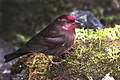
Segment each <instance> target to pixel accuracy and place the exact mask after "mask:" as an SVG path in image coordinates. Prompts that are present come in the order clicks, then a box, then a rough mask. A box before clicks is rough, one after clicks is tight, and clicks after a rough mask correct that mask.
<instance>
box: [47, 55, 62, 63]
mask: <svg viewBox="0 0 120 80" xmlns="http://www.w3.org/2000/svg"><path fill="white" fill-rule="evenodd" d="M48 59H49V60H50V62H51V64H54V65H59V64H60V63H62V62H64V60H61V61H53V60H52V59H51V58H50V56H49V57H48Z"/></svg>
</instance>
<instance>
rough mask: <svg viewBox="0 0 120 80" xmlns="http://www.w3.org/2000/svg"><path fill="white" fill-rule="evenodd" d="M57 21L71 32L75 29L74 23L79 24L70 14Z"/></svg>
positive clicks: (60, 17)
mask: <svg viewBox="0 0 120 80" xmlns="http://www.w3.org/2000/svg"><path fill="white" fill-rule="evenodd" d="M56 21H57V22H59V23H60V24H63V26H62V28H63V29H65V30H71V29H73V28H75V25H74V23H78V21H76V18H75V17H74V16H72V15H69V14H68V15H61V16H59V17H58V18H57V19H56Z"/></svg>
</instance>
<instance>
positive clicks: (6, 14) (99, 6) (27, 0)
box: [0, 0, 120, 42]
mask: <svg viewBox="0 0 120 80" xmlns="http://www.w3.org/2000/svg"><path fill="white" fill-rule="evenodd" d="M73 10H89V11H91V12H92V13H93V14H94V15H95V16H96V17H97V18H99V19H101V18H102V19H105V20H107V22H109V19H111V16H112V19H113V18H116V17H117V18H116V19H119V16H120V15H119V13H120V1H119V0H0V38H2V39H4V40H6V41H9V42H13V40H17V38H18V37H17V36H16V35H17V34H21V35H23V36H25V37H31V36H33V35H34V34H35V33H36V32H37V31H39V30H41V29H42V28H43V27H45V26H46V25H48V24H49V23H50V22H51V21H53V20H54V19H55V18H56V17H57V16H59V15H61V14H64V13H68V12H71V11H73Z"/></svg>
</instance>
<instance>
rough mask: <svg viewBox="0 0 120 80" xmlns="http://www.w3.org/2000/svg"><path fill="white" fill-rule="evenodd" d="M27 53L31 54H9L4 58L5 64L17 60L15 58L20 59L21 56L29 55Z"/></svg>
mask: <svg viewBox="0 0 120 80" xmlns="http://www.w3.org/2000/svg"><path fill="white" fill-rule="evenodd" d="M27 53H29V52H25V53H19V52H18V51H16V52H13V53H11V54H7V55H5V56H4V59H5V63H6V62H9V61H11V60H13V59H15V58H18V57H20V56H23V55H25V54H27Z"/></svg>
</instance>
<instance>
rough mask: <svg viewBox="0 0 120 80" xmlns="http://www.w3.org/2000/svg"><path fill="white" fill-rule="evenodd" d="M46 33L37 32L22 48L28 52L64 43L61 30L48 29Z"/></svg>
mask: <svg viewBox="0 0 120 80" xmlns="http://www.w3.org/2000/svg"><path fill="white" fill-rule="evenodd" d="M45 33H46V34H43V33H38V34H37V35H35V36H34V37H33V38H32V39H30V40H29V41H28V42H27V43H26V44H25V46H24V47H23V49H25V50H27V51H30V52H44V51H45V50H48V49H54V48H57V47H60V46H62V45H63V44H64V43H65V40H64V34H63V32H58V31H48V32H46V31H45Z"/></svg>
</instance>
